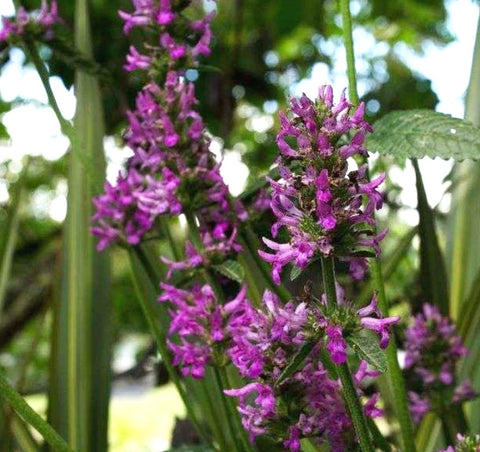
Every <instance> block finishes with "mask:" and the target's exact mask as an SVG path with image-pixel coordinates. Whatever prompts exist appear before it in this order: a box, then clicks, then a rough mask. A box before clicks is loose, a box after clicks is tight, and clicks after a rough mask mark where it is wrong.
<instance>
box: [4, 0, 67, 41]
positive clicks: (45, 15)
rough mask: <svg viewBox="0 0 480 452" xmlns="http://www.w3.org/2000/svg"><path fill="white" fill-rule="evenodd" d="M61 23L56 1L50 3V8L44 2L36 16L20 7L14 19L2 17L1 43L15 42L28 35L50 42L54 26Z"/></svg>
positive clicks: (43, 0) (44, 0)
mask: <svg viewBox="0 0 480 452" xmlns="http://www.w3.org/2000/svg"><path fill="white" fill-rule="evenodd" d="M60 22H61V19H60V16H59V15H58V5H57V2H56V1H55V0H53V1H52V2H51V3H50V6H49V4H48V3H47V1H46V0H42V6H41V8H40V11H39V12H38V14H35V15H34V14H29V13H27V11H26V10H25V8H24V7H23V6H20V8H18V11H17V15H16V17H15V18H14V19H9V18H6V17H2V29H1V30H0V42H6V41H10V40H15V39H16V38H18V37H22V36H25V35H26V34H27V33H28V34H32V35H34V36H38V37H42V38H44V39H47V40H48V39H51V38H52V37H53V26H54V25H55V24H58V23H60Z"/></svg>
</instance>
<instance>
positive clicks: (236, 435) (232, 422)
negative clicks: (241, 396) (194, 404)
mask: <svg viewBox="0 0 480 452" xmlns="http://www.w3.org/2000/svg"><path fill="white" fill-rule="evenodd" d="M214 373H215V379H216V382H217V385H218V387H219V388H220V390H221V391H222V395H223V397H222V405H223V408H224V410H225V414H226V415H227V424H228V428H229V429H230V432H231V435H232V440H233V441H234V442H235V447H236V448H239V449H240V447H239V444H238V442H237V439H240V443H241V445H242V446H243V450H245V451H247V452H254V449H253V448H252V445H251V444H250V442H249V441H248V439H247V436H246V434H245V429H244V428H243V426H242V423H241V421H240V417H239V414H238V411H237V409H236V408H235V403H234V402H233V399H232V398H231V397H225V395H224V394H223V390H224V389H227V388H229V387H230V385H229V383H228V376H227V372H226V370H225V367H215V368H214ZM240 450H242V449H240Z"/></svg>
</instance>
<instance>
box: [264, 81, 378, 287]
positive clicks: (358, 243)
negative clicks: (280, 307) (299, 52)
mask: <svg viewBox="0 0 480 452" xmlns="http://www.w3.org/2000/svg"><path fill="white" fill-rule="evenodd" d="M363 114H364V106H363V104H361V105H359V107H358V108H357V110H356V111H354V112H352V105H351V104H350V103H349V102H348V101H347V99H346V97H345V92H343V93H342V95H341V98H340V100H339V102H338V103H337V104H334V102H333V90H332V88H331V87H330V86H323V87H321V88H320V91H319V98H318V99H317V100H316V101H312V100H310V99H309V98H308V97H306V96H305V95H303V96H302V97H301V98H299V99H297V98H292V99H291V100H290V109H289V112H288V113H287V114H285V113H283V112H282V113H280V131H279V133H278V135H277V141H276V142H277V145H278V148H279V151H280V153H279V156H278V159H277V162H278V168H279V173H280V179H279V180H278V181H273V180H270V179H269V182H270V186H271V188H272V202H271V209H272V212H273V214H274V215H275V217H276V218H277V221H276V223H275V224H274V225H273V227H272V235H273V236H274V237H275V236H276V235H277V233H278V230H279V228H281V227H285V228H286V229H287V231H288V233H289V236H290V240H289V243H288V244H276V245H275V248H272V243H271V242H270V243H267V246H269V247H270V248H272V249H274V250H275V251H277V253H276V254H275V256H274V257H272V255H271V254H269V253H264V252H261V256H262V257H263V258H264V259H265V260H266V261H267V262H270V263H271V264H272V267H273V268H272V276H273V278H274V279H275V282H277V283H278V282H279V281H280V273H281V272H282V269H283V267H284V266H285V265H286V263H289V262H293V263H294V265H296V266H297V267H300V268H305V267H306V266H307V265H308V264H309V263H310V262H311V261H312V259H314V258H315V257H316V256H319V255H320V256H321V255H323V256H326V257H327V256H332V255H335V256H337V257H339V258H341V259H342V260H348V261H350V270H351V272H352V275H353V277H354V278H355V279H361V278H363V277H364V275H365V272H366V270H367V268H368V262H367V260H366V259H365V258H360V257H354V256H352V255H349V254H345V251H342V253H341V254H339V251H338V250H353V249H355V248H356V247H362V248H364V247H368V248H372V250H373V251H374V252H375V253H376V254H377V255H378V254H379V252H380V248H379V242H380V240H381V239H382V238H383V237H384V235H385V234H384V233H380V234H377V235H376V236H375V235H374V233H373V231H374V230H375V229H374V228H373V227H372V226H375V218H374V212H375V210H377V209H380V208H381V207H382V202H383V197H382V195H381V194H380V193H379V192H378V187H379V185H380V184H381V183H382V182H383V180H384V178H385V176H384V175H382V176H379V177H377V178H376V179H374V180H373V181H371V182H370V181H368V179H367V177H366V167H361V168H360V169H359V170H356V171H350V172H348V160H349V159H350V157H353V156H355V155H361V156H364V157H366V156H367V155H368V153H367V151H366V150H365V149H364V147H363V144H364V141H365V138H366V136H367V133H369V132H371V130H372V129H371V127H370V126H369V125H368V124H367V123H366V122H365V121H364V120H363ZM347 133H352V138H351V139H349V138H348V137H347V136H346V134H347ZM340 138H343V139H344V140H347V144H345V145H340V144H338V143H339V142H342V140H340ZM362 225H363V226H362ZM365 226H368V227H365ZM359 231H362V232H359ZM368 231H372V232H368ZM283 245H285V246H283ZM286 245H289V246H286ZM301 248H308V252H300V253H299V252H298V250H299V249H301ZM298 254H300V259H298V258H297V255H298ZM352 254H353V253H352Z"/></svg>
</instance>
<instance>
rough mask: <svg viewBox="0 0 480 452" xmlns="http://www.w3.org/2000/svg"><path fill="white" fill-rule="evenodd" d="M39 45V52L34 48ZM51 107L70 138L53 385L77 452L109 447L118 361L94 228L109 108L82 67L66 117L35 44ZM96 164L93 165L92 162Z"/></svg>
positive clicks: (83, 1)
mask: <svg viewBox="0 0 480 452" xmlns="http://www.w3.org/2000/svg"><path fill="white" fill-rule="evenodd" d="M88 3H89V2H88V1H87V0H76V1H75V44H76V46H77V48H78V49H79V51H80V52H83V53H85V54H86V55H88V56H89V57H91V56H92V51H91V47H92V45H91V44H92V43H91V36H90V19H89V12H88ZM32 51H33V53H32ZM30 52H31V53H32V54H33V55H35V56H36V58H35V60H36V63H37V64H36V66H37V65H38V68H40V70H41V71H42V73H43V81H44V83H45V88H46V89H47V93H50V95H49V102H50V105H51V106H52V107H53V108H54V109H55V110H56V111H57V114H58V116H57V117H58V119H59V121H60V123H61V124H62V130H63V131H65V132H66V133H67V134H68V135H67V136H68V137H69V139H70V145H71V148H70V149H71V151H70V155H69V164H68V209H67V218H66V221H65V225H64V236H63V237H64V242H63V250H62V255H63V261H62V281H61V294H60V296H59V298H60V300H59V302H58V303H55V307H54V310H55V320H54V327H53V329H54V333H53V338H54V340H53V346H52V359H51V366H52V367H51V380H50V383H51V384H50V387H49V392H50V393H49V420H50V422H51V423H52V425H53V426H54V427H55V428H56V429H57V430H58V431H59V433H60V434H61V435H63V436H64V437H65V438H66V439H67V440H68V443H69V444H70V446H71V447H72V448H73V449H75V450H78V451H80V450H85V451H87V450H88V451H89V452H105V451H106V450H107V448H108V418H109V410H108V406H109V398H110V372H111V368H110V361H111V359H110V358H111V356H110V354H111V353H110V352H111V345H112V338H111V333H112V330H111V325H112V323H111V322H112V315H111V304H110V297H109V290H110V277H109V274H110V263H109V256H108V252H107V253H105V252H102V253H101V254H99V253H98V252H97V251H96V239H94V237H92V235H91V234H90V231H89V229H90V218H91V216H92V214H93V206H92V202H91V199H92V197H93V196H95V195H96V194H98V192H99V190H101V182H103V180H104V178H105V158H104V153H103V138H104V130H105V129H104V114H103V106H102V97H101V93H100V88H99V85H98V81H97V79H96V78H95V77H94V76H92V75H89V74H86V73H85V72H83V71H80V70H76V71H75V94H76V99H77V105H76V111H75V118H74V129H73V128H71V126H70V124H69V122H68V121H66V120H65V119H64V118H62V116H61V113H59V111H58V106H57V107H55V105H56V102H55V99H54V95H53V92H52V91H51V88H49V81H48V80H49V74H48V72H46V68H45V66H44V63H43V62H41V61H38V60H39V56H38V55H37V54H36V53H35V52H36V51H35V48H34V46H32V48H31V50H30ZM87 162H88V166H87Z"/></svg>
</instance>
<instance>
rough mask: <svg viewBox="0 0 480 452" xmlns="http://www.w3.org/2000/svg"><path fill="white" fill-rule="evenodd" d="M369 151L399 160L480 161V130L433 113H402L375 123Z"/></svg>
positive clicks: (369, 141) (468, 123)
mask: <svg viewBox="0 0 480 452" xmlns="http://www.w3.org/2000/svg"><path fill="white" fill-rule="evenodd" d="M373 128H374V133H373V134H372V135H370V136H369V137H368V139H367V142H366V147H367V149H369V150H370V151H373V152H378V153H380V154H388V155H393V156H394V157H396V158H398V159H401V160H403V159H406V158H409V157H410V158H422V157H425V156H429V157H441V158H444V159H447V158H453V159H455V160H458V161H461V160H465V159H471V160H478V159H480V129H479V128H478V127H476V126H475V125H474V124H472V123H471V122H468V121H465V120H462V119H458V118H453V117H452V116H450V115H446V114H443V113H437V112H435V111H432V110H403V111H393V112H391V113H388V114H386V115H385V116H383V117H382V118H381V119H379V120H378V121H377V122H375V124H374V126H373Z"/></svg>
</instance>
